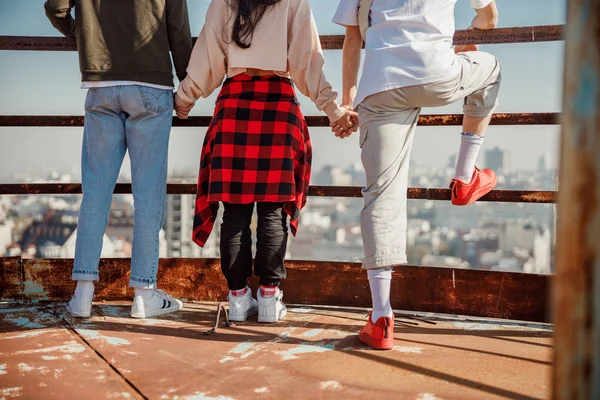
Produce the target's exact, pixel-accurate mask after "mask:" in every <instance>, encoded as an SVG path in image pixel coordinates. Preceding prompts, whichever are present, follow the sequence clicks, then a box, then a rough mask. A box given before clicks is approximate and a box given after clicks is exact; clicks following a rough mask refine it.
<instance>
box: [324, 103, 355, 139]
mask: <svg viewBox="0 0 600 400" xmlns="http://www.w3.org/2000/svg"><path fill="white" fill-rule="evenodd" d="M344 108H345V109H346V113H345V114H344V116H343V117H342V118H340V119H338V120H337V121H335V122H332V123H331V124H329V126H331V131H332V132H333V133H335V136H336V137H339V138H340V139H344V138H347V137H348V136H350V135H352V134H353V133H354V132H356V131H357V130H358V114H357V113H356V112H355V111H352V110H351V109H350V108H349V107H344Z"/></svg>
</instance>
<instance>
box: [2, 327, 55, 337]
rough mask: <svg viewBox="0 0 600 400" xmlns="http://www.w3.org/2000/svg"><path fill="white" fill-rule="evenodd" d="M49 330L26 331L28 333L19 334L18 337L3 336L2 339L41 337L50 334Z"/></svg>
mask: <svg viewBox="0 0 600 400" xmlns="http://www.w3.org/2000/svg"><path fill="white" fill-rule="evenodd" d="M50 331H51V330H49V329H48V330H46V329H36V330H32V331H28V332H23V333H20V334H18V335H14V336H5V337H3V338H2V339H22V338H29V337H34V336H39V335H42V334H44V333H47V332H50Z"/></svg>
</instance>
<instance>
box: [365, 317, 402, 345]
mask: <svg viewBox="0 0 600 400" xmlns="http://www.w3.org/2000/svg"><path fill="white" fill-rule="evenodd" d="M358 338H359V339H360V341H361V342H363V343H365V344H366V345H368V346H369V347H371V348H372V349H376V350H391V349H392V348H393V347H394V319H393V318H389V317H381V318H379V319H378V320H377V322H375V323H373V322H372V321H371V313H370V312H369V321H368V322H367V325H365V326H364V327H363V328H362V329H361V330H360V333H359V334H358Z"/></svg>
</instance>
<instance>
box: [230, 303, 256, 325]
mask: <svg viewBox="0 0 600 400" xmlns="http://www.w3.org/2000/svg"><path fill="white" fill-rule="evenodd" d="M256 314H258V307H256V308H254V309H252V308H251V309H249V310H248V311H247V312H245V313H244V314H232V313H231V312H230V313H229V320H230V321H233V322H245V321H246V320H247V319H248V317H251V316H253V315H256Z"/></svg>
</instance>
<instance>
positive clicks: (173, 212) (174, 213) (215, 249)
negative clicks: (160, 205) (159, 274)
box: [164, 195, 222, 258]
mask: <svg viewBox="0 0 600 400" xmlns="http://www.w3.org/2000/svg"><path fill="white" fill-rule="evenodd" d="M194 208H195V197H194V196H191V195H169V196H167V214H166V219H165V225H164V231H165V239H166V257H195V258H198V257H205V258H206V257H207V258H218V257H220V255H221V253H220V250H219V236H220V231H221V222H222V219H221V218H220V214H219V216H218V217H217V221H215V225H214V227H213V230H212V233H211V235H210V237H209V238H208V241H207V242H206V244H205V245H204V247H203V248H202V247H200V246H198V245H196V244H195V243H194V242H193V241H192V230H193V228H194Z"/></svg>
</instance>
